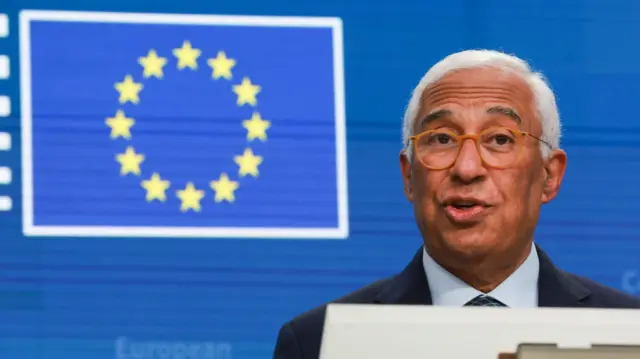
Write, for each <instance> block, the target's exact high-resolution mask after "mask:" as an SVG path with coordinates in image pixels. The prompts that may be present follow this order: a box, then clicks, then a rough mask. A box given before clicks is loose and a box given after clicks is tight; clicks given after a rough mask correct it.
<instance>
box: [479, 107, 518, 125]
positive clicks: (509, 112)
mask: <svg viewBox="0 0 640 359" xmlns="http://www.w3.org/2000/svg"><path fill="white" fill-rule="evenodd" d="M487 113H490V114H498V115H505V116H508V117H511V118H512V119H513V120H514V121H516V122H517V123H518V125H521V124H522V119H521V118H520V116H519V115H518V113H517V112H516V111H515V110H514V109H512V108H509V107H502V106H494V107H490V108H488V109H487Z"/></svg>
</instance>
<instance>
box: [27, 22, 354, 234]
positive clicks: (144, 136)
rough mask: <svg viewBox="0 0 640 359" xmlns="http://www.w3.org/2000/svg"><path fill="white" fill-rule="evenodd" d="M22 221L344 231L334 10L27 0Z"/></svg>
mask: <svg viewBox="0 0 640 359" xmlns="http://www.w3.org/2000/svg"><path fill="white" fill-rule="evenodd" d="M20 61H21V64H20V71H21V74H20V75H21V111H22V124H21V127H22V129H21V130H22V167H23V169H22V170H23V172H22V180H23V181H22V182H23V197H22V206H23V229H24V233H25V235H29V236H63V237H74V236H80V237H82V236H95V237H123V236H125V237H205V238H206V237H230V238H231V237H247V238H346V237H347V236H348V204H347V174H346V144H345V136H346V135H345V108H344V107H345V106H344V78H343V53H342V27H341V23H340V20H339V19H335V18H301V17H246V16H217V15H215V16H214V15H211V16H210V15H164V14H124V13H123V14H120V13H98V12H94V13H89V12H61V11H24V12H22V13H21V14H20Z"/></svg>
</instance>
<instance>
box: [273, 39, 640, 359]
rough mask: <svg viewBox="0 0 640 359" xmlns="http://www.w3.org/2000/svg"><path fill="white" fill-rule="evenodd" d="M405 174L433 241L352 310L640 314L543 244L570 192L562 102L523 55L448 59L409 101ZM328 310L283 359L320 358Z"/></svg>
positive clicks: (282, 346)
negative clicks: (553, 208) (547, 218)
mask: <svg viewBox="0 0 640 359" xmlns="http://www.w3.org/2000/svg"><path fill="white" fill-rule="evenodd" d="M403 140H404V145H405V148H404V150H403V151H401V153H400V168H401V172H402V179H403V182H404V192H405V195H406V197H407V199H408V200H409V201H410V202H412V203H413V208H414V214H415V218H416V222H417V225H418V228H419V229H420V232H421V234H422V237H423V241H424V246H423V248H421V249H420V250H419V251H418V253H417V254H416V255H415V257H414V258H413V260H412V261H411V262H410V263H409V265H408V266H407V267H406V268H405V269H404V270H403V271H402V272H401V273H399V274H398V275H396V276H393V277H391V278H387V279H384V280H381V281H378V282H376V283H373V284H371V285H369V286H367V287H365V288H363V289H360V290H358V291H356V292H354V293H351V294H349V295H347V296H346V297H343V298H341V299H339V300H337V301H336V302H341V303H375V304H424V305H446V306H460V307H461V306H465V305H474V306H500V307H514V308H527V307H597V308H640V298H636V297H633V296H631V295H627V294H624V293H622V292H618V291H616V290H614V289H611V288H607V287H604V286H602V285H599V284H597V283H594V282H592V281H590V280H588V279H586V278H582V277H579V276H576V275H573V274H570V273H567V272H564V271H562V270H560V269H559V268H557V267H555V266H554V265H553V264H552V262H551V261H550V259H549V258H548V257H547V256H546V255H545V253H544V252H543V251H542V250H541V249H540V248H538V247H537V246H535V245H534V244H533V233H534V229H535V227H536V223H537V221H538V216H539V213H540V207H541V206H542V204H545V203H548V202H550V201H551V200H553V199H554V197H555V196H556V195H557V193H558V190H559V189H560V184H561V183H562V178H563V176H564V172H565V168H566V166H567V155H566V153H565V152H564V151H562V150H561V149H560V148H559V147H558V146H559V142H560V120H559V115H558V111H557V108H556V103H555V97H554V94H553V92H552V91H551V89H550V88H549V87H548V85H547V84H546V83H545V81H544V80H543V78H542V76H541V75H540V74H538V73H534V72H532V70H531V69H530V68H529V66H528V65H527V64H526V63H525V62H524V61H522V60H520V59H518V58H516V57H513V56H510V55H507V54H503V53H499V52H495V51H464V52H460V53H456V54H453V55H450V56H448V57H447V58H445V59H443V60H442V61H440V62H439V63H438V64H436V65H435V66H434V67H432V68H431V69H430V70H429V71H428V72H427V73H426V75H425V76H424V77H423V78H422V80H421V81H420V83H419V84H418V86H417V88H416V89H415V90H414V93H413V97H412V98H411V101H410V102H409V105H408V108H407V111H406V114H405V118H404V128H403ZM324 315H325V306H321V307H319V308H316V309H314V310H311V311H309V312H307V313H305V314H303V315H301V316H299V317H297V318H295V319H293V320H292V321H290V322H288V323H286V324H284V326H283V327H282V328H281V330H280V333H279V336H278V342H277V344H276V348H275V352H274V358H276V359H294V358H295V359H302V358H304V359H316V358H318V355H319V350H320V343H321V339H322V330H323V323H324Z"/></svg>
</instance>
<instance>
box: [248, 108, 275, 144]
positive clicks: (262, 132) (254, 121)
mask: <svg viewBox="0 0 640 359" xmlns="http://www.w3.org/2000/svg"><path fill="white" fill-rule="evenodd" d="M242 127H244V128H246V129H247V140H249V141H251V140H253V139H256V138H258V139H260V140H261V141H266V140H267V129H268V128H269V127H271V122H269V121H267V120H264V119H263V118H262V117H260V114H259V113H258V112H254V113H253V115H252V116H251V119H250V120H244V121H242Z"/></svg>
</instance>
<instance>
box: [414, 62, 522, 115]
mask: <svg viewBox="0 0 640 359" xmlns="http://www.w3.org/2000/svg"><path fill="white" fill-rule="evenodd" d="M532 99H533V95H532V92H531V89H530V88H529V86H528V85H527V84H526V83H525V81H524V80H522V79H521V78H520V77H519V76H517V75H515V74H513V73H509V72H505V71H502V70H499V69H493V68H477V69H464V70H459V71H455V72H453V73H450V74H447V75H445V76H443V77H442V78H441V79H440V80H438V81H437V82H435V83H434V84H433V85H431V86H428V87H427V88H426V89H425V91H424V92H423V94H422V101H421V106H420V111H419V116H418V118H416V123H417V124H420V123H421V122H423V121H424V120H425V119H426V120H429V119H433V118H436V117H442V116H443V115H450V114H451V112H453V111H454V109H455V108H459V107H460V108H470V107H472V108H476V109H479V110H481V111H483V112H486V113H487V114H498V115H506V116H508V117H511V118H513V119H514V120H516V121H517V122H519V123H521V122H522V117H523V116H528V115H529V114H528V113H524V112H528V111H530V108H531V105H532V103H533V101H532ZM443 110H444V111H443ZM427 117H429V118H427Z"/></svg>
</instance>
